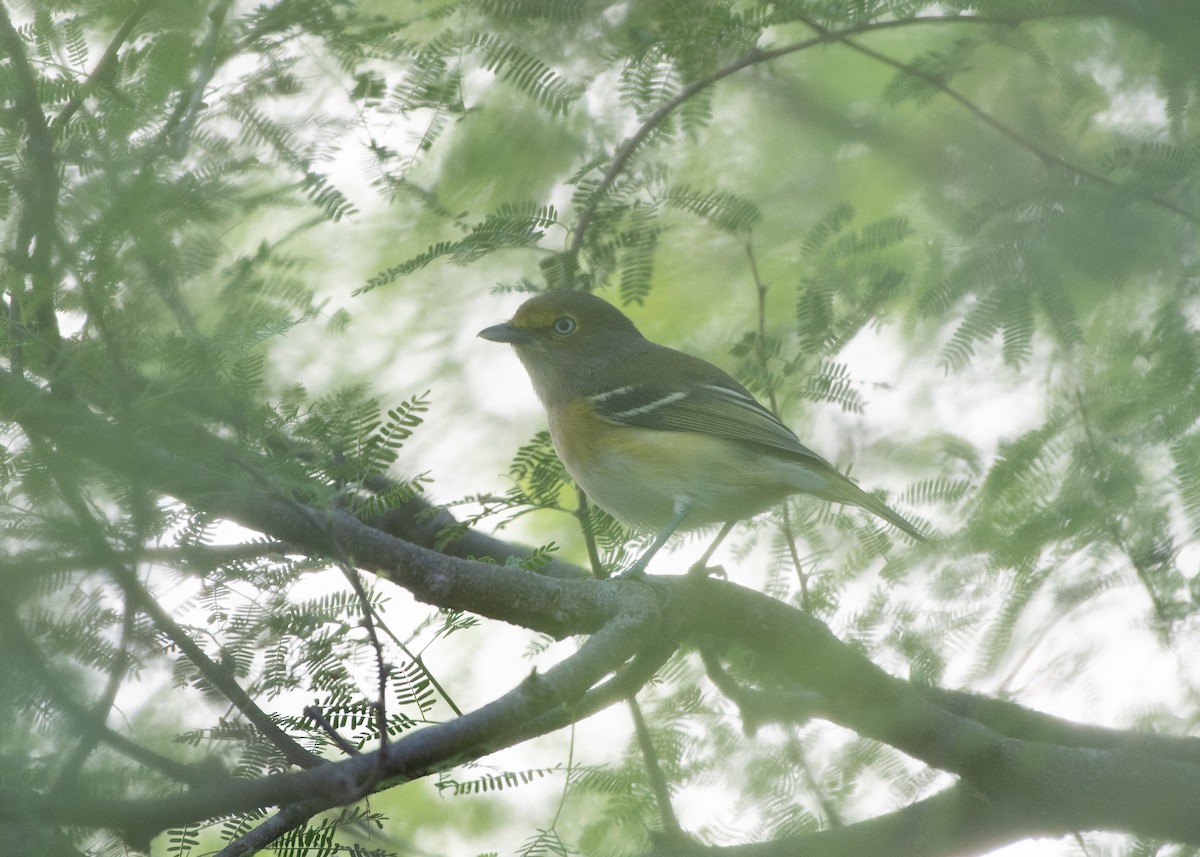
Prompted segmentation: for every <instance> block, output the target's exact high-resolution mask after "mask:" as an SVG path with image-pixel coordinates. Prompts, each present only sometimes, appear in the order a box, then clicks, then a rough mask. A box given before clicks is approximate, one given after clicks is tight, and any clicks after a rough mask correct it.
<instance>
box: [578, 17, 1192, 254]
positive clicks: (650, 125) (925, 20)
mask: <svg viewBox="0 0 1200 857" xmlns="http://www.w3.org/2000/svg"><path fill="white" fill-rule="evenodd" d="M1067 17H1074V15H1073V14H1071V13H1066V12H1049V13H1041V14H1033V15H1024V16H1013V17H987V16H980V15H929V16H922V17H918V18H904V19H900V20H890V21H872V22H867V23H863V24H856V25H854V26H852V27H847V28H846V29H844V30H836V31H834V30H828V29H826V28H824V27H822V26H820V25H819V24H817V23H816V22H814V21H812V20H809V19H804V18H801V19H799V20H803V21H804V22H805V23H806V24H807V25H808V26H810V27H812V28H813V29H815V30H816V31H817V33H818V35H817V36H815V37H813V38H811V39H805V40H803V41H800V42H796V43H794V44H791V45H784V46H782V47H779V48H772V49H770V50H757V49H756V50H753V51H751V52H750V53H748V54H746V55H745V56H743V57H740V58H739V59H736V60H734V61H733V62H731V63H730V64H729V65H726V66H723V67H722V68H719V69H717V70H716V71H714V72H713V73H712V74H710V75H707V76H706V77H703V78H700V79H699V80H696V81H694V82H692V83H690V84H688V85H687V86H685V87H684V88H683V89H681V90H680V91H679V93H678V94H677V95H675V97H673V98H671V99H669V100H668V101H666V102H665V103H664V104H662V105H661V106H660V107H659V108H658V109H657V110H655V111H654V112H653V113H651V114H650V115H649V116H648V117H646V119H645V121H643V122H642V124H641V125H640V126H639V127H638V129H637V131H635V132H634V133H633V134H632V135H631V136H630V137H628V138H626V140H625V142H624V143H622V144H621V145H620V146H618V147H617V149H616V151H615V152H614V153H613V158H612V161H611V162H610V163H609V166H608V169H607V170H605V172H604V175H603V176H601V178H600V181H599V182H598V183H597V185H596V188H595V190H593V191H592V193H591V195H590V197H589V199H588V202H587V204H586V205H585V206H584V209H583V211H582V212H581V213H580V215H579V219H578V220H577V221H576V224H575V229H574V234H573V235H572V238H571V244H570V246H569V247H568V250H567V252H568V253H570V254H572V255H575V254H578V253H579V251H580V250H581V249H582V247H583V242H584V237H585V234H586V232H587V230H588V228H589V227H590V225H591V222H592V220H593V219H594V218H595V215H596V209H597V208H598V207H599V205H600V200H601V199H602V198H603V196H604V195H605V194H606V193H607V192H608V190H609V189H610V188H611V187H612V185H613V183H614V182H615V181H616V180H617V178H618V176H620V175H621V173H623V172H624V171H625V169H626V167H627V166H628V165H629V163H630V162H631V161H632V160H633V158H634V157H635V156H636V155H637V153H638V151H640V150H641V148H642V146H643V145H645V143H646V141H647V140H648V139H649V137H650V134H651V133H652V132H653V131H654V130H655V129H656V128H657V127H658V126H659V125H661V124H662V123H663V122H664V121H665V120H666V119H667V118H668V117H669V116H670V115H671V114H672V113H674V112H675V111H676V110H678V109H679V108H680V107H681V106H682V105H683V104H684V103H685V102H687V101H689V100H690V99H692V98H694V97H695V96H696V95H697V94H699V93H700V92H703V91H704V90H705V89H708V88H709V87H710V86H712V85H713V84H715V83H717V82H719V81H721V80H723V79H725V78H726V77H729V76H730V75H733V74H736V73H737V72H739V71H741V70H742V69H744V68H749V67H750V66H754V65H758V64H760V63H765V62H771V61H772V60H776V59H779V58H780V57H784V56H787V55H789V54H794V53H798V52H800V51H804V50H808V49H809V48H813V47H816V46H818V45H824V44H829V43H830V42H841V43H843V44H845V45H846V46H848V47H850V48H853V49H854V50H856V51H859V52H861V53H864V54H866V55H868V56H871V57H872V58H874V59H877V60H878V61H880V62H883V63H886V64H888V65H890V66H892V67H893V68H896V69H899V70H901V71H904V72H906V73H908V74H912V75H915V76H917V77H919V78H920V79H922V80H924V81H926V82H928V83H929V84H930V85H931V86H935V87H936V88H937V89H939V90H940V91H942V92H944V93H946V94H947V95H949V96H950V97H951V98H953V99H954V100H955V101H957V102H958V103H959V104H960V105H962V106H963V107H965V108H967V110H969V111H970V112H971V113H972V114H973V115H975V116H977V117H978V118H979V119H981V120H982V121H983V122H985V123H986V124H987V125H988V126H989V127H991V128H993V129H994V130H996V131H998V132H1000V133H1001V134H1003V135H1004V136H1005V137H1007V138H1008V139H1010V140H1012V141H1014V142H1015V143H1017V144H1019V145H1021V146H1022V147H1024V148H1026V149H1028V150H1029V151H1031V152H1033V153H1034V154H1035V155H1037V156H1038V157H1039V158H1041V159H1042V160H1043V161H1044V162H1047V163H1053V164H1055V165H1057V166H1059V167H1062V168H1064V169H1067V170H1070V171H1071V172H1073V173H1075V174H1077V175H1080V176H1084V177H1087V178H1090V179H1093V180H1095V181H1098V182H1100V183H1102V184H1105V185H1107V186H1109V187H1112V188H1114V189H1117V190H1122V191H1124V190H1125V188H1123V187H1122V186H1121V185H1119V184H1117V183H1116V182H1114V181H1112V180H1111V179H1107V178H1105V177H1104V176H1102V175H1099V174H1098V173H1094V172H1092V171H1090V170H1087V169H1086V168H1084V167H1079V166H1076V165H1075V164H1072V163H1071V162H1070V161H1068V160H1067V159H1066V158H1063V157H1062V156H1060V155H1055V154H1053V153H1052V152H1050V151H1049V150H1046V149H1043V148H1042V147H1040V146H1038V145H1037V144H1035V143H1034V142H1033V141H1031V140H1029V139H1028V138H1026V137H1024V136H1023V135H1021V134H1020V133H1018V132H1017V131H1015V130H1013V129H1012V128H1009V127H1008V126H1007V125H1005V124H1003V123H1002V122H1000V121H999V120H997V119H995V118H994V117H992V116H990V115H989V114H987V113H986V112H985V111H984V110H983V109H982V108H981V107H979V106H978V105H976V104H975V103H974V102H972V101H970V100H969V99H967V98H966V97H965V96H963V95H961V94H959V93H957V92H955V91H954V90H952V89H950V88H949V87H947V86H946V85H945V84H944V83H942V82H940V81H939V80H937V78H935V77H934V76H932V75H927V74H924V73H922V72H920V71H918V70H916V69H914V68H912V67H910V66H906V65H905V64H904V63H902V62H900V61H898V60H894V59H892V58H891V57H887V56H885V55H883V54H880V53H878V52H876V51H872V50H871V49H870V48H865V47H863V46H861V45H859V44H857V43H856V42H853V41H851V40H850V38H849V37H850V36H860V35H864V34H867V33H873V32H880V31H884V30H893V29H899V28H902V27H911V26H927V25H930V24H955V25H962V24H974V25H981V26H1007V27H1015V26H1018V25H1020V24H1024V23H1028V22H1030V21H1036V20H1046V19H1050V18H1067ZM1138 196H1139V198H1141V199H1144V200H1145V201H1147V202H1150V203H1152V204H1154V205H1158V206H1160V207H1162V208H1165V209H1167V210H1169V211H1172V212H1174V213H1176V214H1179V215H1180V216H1182V217H1184V218H1186V219H1187V220H1188V221H1189V222H1191V223H1197V222H1200V215H1197V214H1196V213H1195V212H1192V211H1189V210H1188V209H1186V208H1183V207H1182V206H1179V205H1176V204H1175V203H1173V202H1171V201H1170V200H1166V199H1163V198H1162V197H1158V196H1154V195H1152V194H1139V195H1138Z"/></svg>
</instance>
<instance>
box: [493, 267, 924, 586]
mask: <svg viewBox="0 0 1200 857" xmlns="http://www.w3.org/2000/svg"><path fill="white" fill-rule="evenodd" d="M479 335H480V336H481V337H483V338H484V339H488V340H491V341H492V342H507V343H510V344H511V345H512V346H513V347H514V348H515V349H516V352H517V356H518V357H519V358H520V359H521V362H522V363H523V364H524V366H525V369H526V371H527V372H528V373H529V377H530V379H531V380H532V381H533V388H534V390H535V391H536V392H537V395H538V398H539V399H540V400H541V402H542V406H543V407H544V408H545V409H546V415H547V418H548V420H549V424H550V437H551V438H552V439H553V441H554V448H555V450H556V451H557V452H558V456H559V458H560V459H562V463H563V465H564V466H565V467H566V469H567V472H568V473H569V474H571V478H572V479H574V480H575V482H576V483H578V484H579V486H580V487H581V488H582V489H583V490H584V491H585V492H586V493H587V495H588V496H589V497H591V498H592V500H594V501H595V502H596V504H597V505H599V506H600V508H601V509H604V510H605V511H606V512H608V513H609V514H610V515H612V516H613V517H615V518H617V519H618V520H620V521H622V522H624V523H625V524H627V525H629V526H631V527H634V528H636V529H639V530H645V531H650V532H657V536H656V537H655V539H654V541H653V542H652V543H651V544H650V547H649V548H647V549H646V551H645V552H644V553H643V554H642V555H641V556H640V557H639V558H638V560H637V561H636V562H635V563H634V565H633V567H632V568H630V569H629V571H628V572H627V573H635V574H636V573H641V572H643V571H644V570H645V568H646V565H647V563H649V561H650V558H651V557H652V556H654V554H655V553H656V552H657V551H658V550H659V548H661V547H662V546H663V544H664V543H665V542H666V541H667V539H668V538H670V536H671V534H672V533H674V532H675V531H676V530H679V529H689V528H692V527H701V526H705V525H707V524H723V525H724V526H723V527H722V529H721V531H720V533H719V534H718V536H717V538H716V540H715V541H714V542H713V543H712V545H711V546H710V547H709V548H708V550H707V551H706V552H705V554H704V556H703V557H702V558H701V560H700V562H699V563H697V565H699V566H703V565H704V564H705V563H706V562H707V561H708V558H709V557H710V556H711V555H712V552H713V551H714V550H715V549H716V547H717V545H718V544H719V543H720V541H721V540H722V539H723V538H724V537H725V536H726V535H727V534H728V533H729V531H730V530H731V529H732V528H733V526H734V524H735V523H736V522H737V521H740V520H743V519H745V518H749V517H752V516H754V515H756V514H758V513H759V512H762V511H765V510H766V509H769V508H770V507H771V506H774V505H775V504H776V503H778V502H780V501H781V500H783V499H784V498H785V497H788V496H790V495H792V494H811V495H813V496H815V497H820V498H821V499H823V500H829V501H831V502H834V503H849V504H850V505H853V506H861V507H862V508H864V509H866V510H867V511H869V512H872V513H874V514H875V515H878V516H879V517H880V518H883V519H884V520H885V521H887V522H888V523H890V524H892V525H893V526H895V527H898V528H899V529H901V530H903V531H904V532H906V533H907V534H908V535H910V536H912V537H913V538H914V539H917V540H919V541H922V540H924V537H923V536H922V535H921V533H920V532H919V531H918V530H917V528H916V527H914V526H913V525H912V524H910V523H909V522H908V521H906V520H905V519H904V518H902V517H900V515H898V514H896V513H895V512H893V511H892V510H891V509H889V508H888V507H887V506H885V505H884V504H883V503H882V502H880V501H879V500H878V499H876V498H875V497H872V496H871V495H870V494H868V493H866V492H865V491H863V490H862V489H861V488H859V487H858V486H857V485H855V484H854V483H853V482H851V481H850V480H849V479H848V478H846V477H845V476H843V475H842V474H841V473H839V472H838V471H837V470H836V469H835V468H834V467H833V465H831V464H830V463H829V462H827V461H826V460H825V459H823V458H821V456H819V455H817V454H816V453H815V452H813V451H812V450H810V449H809V448H808V447H806V446H804V445H803V444H802V443H800V440H799V438H797V437H796V435H795V434H793V433H792V431H791V430H790V429H789V428H788V427H787V426H785V425H784V424H783V423H782V422H780V421H779V419H778V418H777V417H776V416H775V415H774V414H773V413H771V412H770V411H769V410H767V409H766V408H764V407H763V406H762V405H761V404H759V403H758V402H757V401H756V400H755V398H754V396H752V395H751V394H750V392H749V391H748V390H747V389H746V388H745V387H743V386H742V385H741V384H739V383H738V382H737V381H735V380H734V379H733V378H732V377H730V376H729V375H727V374H726V373H725V372H723V371H721V370H720V369H718V368H717V367H716V366H714V365H712V364H711V363H709V362H707V361H705V360H701V359H699V358H697V357H692V356H691V355H689V354H684V353H683V352H681V351H676V350H674V349H672V348H666V347H664V346H662V345H656V344H655V343H653V342H650V341H649V340H648V339H646V338H645V337H644V336H642V334H641V333H639V332H638V329H637V328H636V327H634V325H633V322H631V321H630V320H629V319H628V318H627V317H626V316H625V315H624V314H623V313H622V312H621V311H620V310H618V309H617V308H616V307H614V306H612V305H611V304H609V303H607V302H605V301H603V300H601V299H600V298H598V297H596V296H594V295H590V294H587V293H585V292H575V291H565V290H559V291H551V292H546V293H544V294H540V295H537V296H536V297H533V298H530V299H529V300H527V301H525V303H523V304H521V306H520V307H519V308H518V309H517V312H516V314H515V315H513V317H512V319H511V320H509V321H506V322H504V323H503V324H497V325H493V326H492V327H489V328H486V329H484V330H481V331H480V332H479Z"/></svg>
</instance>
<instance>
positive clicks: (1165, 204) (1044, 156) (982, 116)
mask: <svg viewBox="0 0 1200 857" xmlns="http://www.w3.org/2000/svg"><path fill="white" fill-rule="evenodd" d="M805 23H806V24H808V26H810V27H812V28H813V29H814V30H816V31H817V32H818V33H822V34H828V35H829V36H830V37H831V38H834V39H836V40H837V41H839V42H841V43H842V44H844V45H845V46H846V47H848V48H850V49H852V50H855V51H858V52H859V53H860V54H863V55H864V56H868V57H870V58H871V59H873V60H876V61H877V62H881V63H883V64H884V65H887V66H891V67H892V68H894V69H896V70H897V71H900V72H903V73H904V74H907V75H909V76H910V77H915V78H917V79H918V80H920V81H921V82H923V83H925V84H928V85H929V86H931V87H933V88H934V89H936V90H938V91H939V92H941V93H942V94H943V95H946V96H947V97H949V98H950V99H951V100H953V101H955V102H957V103H958V104H959V105H960V106H961V107H963V108H964V109H966V111H967V112H968V113H970V114H971V115H972V116H974V117H975V118H976V119H978V120H979V121H980V122H982V123H983V124H984V125H987V126H988V127H989V128H991V129H992V130H993V131H996V132H997V133H999V134H1001V135H1002V136H1004V137H1007V138H1008V139H1009V140H1012V141H1013V142H1014V143H1016V144H1017V145H1018V146H1020V147H1021V148H1023V149H1025V150H1027V151H1028V152H1030V153H1031V154H1033V155H1034V156H1036V157H1037V158H1038V159H1039V160H1040V161H1041V162H1042V163H1043V164H1044V165H1045V166H1047V167H1059V168H1061V169H1065V170H1067V171H1069V172H1072V173H1074V174H1075V175H1077V176H1080V177H1081V178H1086V179H1088V180H1090V181H1093V182H1095V183H1097V184H1100V185H1103V186H1104V187H1107V188H1111V189H1112V190H1115V191H1118V192H1120V193H1124V194H1130V195H1131V196H1132V197H1133V198H1135V199H1142V200H1144V201H1146V202H1149V203H1152V204H1154V205H1157V206H1159V207H1160V208H1165V209H1166V210H1167V211H1171V212H1173V213H1175V214H1178V215H1180V216H1181V217H1183V218H1184V219H1186V220H1187V221H1188V222H1190V223H1200V215H1198V214H1197V213H1196V212H1194V211H1190V210H1189V209H1187V208H1184V207H1183V206H1181V205H1177V204H1176V203H1174V202H1171V201H1170V200H1169V199H1165V198H1163V197H1161V196H1156V195H1154V194H1142V193H1137V192H1136V191H1131V190H1130V189H1129V188H1127V187H1125V186H1123V185H1121V184H1120V183H1119V182H1116V181H1113V180H1112V179H1110V178H1108V177H1107V176H1104V175H1101V174H1100V173H1097V172H1094V171H1093V170H1089V169H1087V168H1086V167H1081V166H1079V165H1078V164H1074V163H1072V162H1071V161H1068V160H1067V159H1066V158H1064V157H1063V156H1062V155H1058V154H1056V153H1054V152H1051V151H1050V150H1049V149H1047V148H1045V147H1044V146H1041V145H1039V144H1038V143H1035V142H1034V141H1033V140H1031V139H1030V138H1029V137H1026V136H1025V135H1024V134H1022V133H1021V132H1019V131H1017V130H1016V129H1015V128H1012V127H1010V126H1008V125H1005V124H1004V123H1003V122H1001V121H1000V120H999V119H997V118H996V117H994V116H992V115H991V114H990V113H988V112H987V111H986V110H984V109H983V108H982V107H980V106H979V105H978V104H976V103H975V102H974V101H971V100H970V99H969V98H967V97H966V96H965V95H963V94H962V93H960V92H959V91H958V90H956V89H952V88H951V87H950V86H949V85H948V84H947V83H946V82H945V81H943V80H942V79H941V78H939V77H938V76H937V75H935V74H931V73H929V72H924V71H921V70H920V69H918V68H916V67H914V66H912V65H909V64H908V63H905V62H902V61H900V60H898V59H894V58H892V57H889V56H888V55H887V54H884V53H880V52H879V51H877V50H874V49H873V48H868V47H866V46H865V45H860V44H859V43H858V42H855V41H852V40H851V39H849V38H847V35H848V33H846V32H842V33H833V32H831V31H829V30H826V29H825V28H824V27H822V26H821V25H820V24H818V23H816V22H815V21H811V20H805Z"/></svg>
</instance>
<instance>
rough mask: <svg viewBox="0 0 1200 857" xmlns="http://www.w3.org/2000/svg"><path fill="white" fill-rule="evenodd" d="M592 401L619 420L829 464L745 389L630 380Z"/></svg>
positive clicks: (604, 414)
mask: <svg viewBox="0 0 1200 857" xmlns="http://www.w3.org/2000/svg"><path fill="white" fill-rule="evenodd" d="M589 401H590V402H591V404H592V407H594V408H595V409H596V413H597V414H598V415H599V416H601V417H603V418H604V419H606V420H608V421H609V422H612V423H617V424H619V425H627V426H637V427H639V428H648V429H659V430H661V431H693V432H699V433H701V434H711V435H716V436H717V437H725V438H729V439H731V440H739V441H743V442H747V443H761V444H763V445H764V446H769V447H772V448H774V449H778V450H780V451H782V452H785V453H790V454H791V455H794V456H797V457H799V458H802V459H805V460H807V461H809V462H811V463H812V464H820V465H823V466H824V467H831V465H830V464H829V462H827V461H826V460H825V459H823V458H821V456H819V455H817V454H816V453H815V452H813V451H812V450H811V449H809V448H808V447H806V446H805V445H804V444H802V443H800V440H799V438H797V437H796V435H795V434H794V433H793V432H792V430H791V429H789V428H788V427H787V426H785V425H784V424H783V423H782V422H780V421H779V418H778V417H776V416H775V415H774V414H773V413H771V412H770V411H769V410H767V409H766V408H764V407H763V406H762V405H760V404H759V403H758V402H757V401H755V399H754V397H753V396H751V395H750V394H749V393H748V392H746V391H745V390H744V389H738V388H734V387H729V386H726V385H723V384H706V383H700V384H694V385H691V386H689V387H687V388H686V389H682V390H681V389H678V388H673V387H670V386H667V385H662V384H653V383H652V384H629V385H627V386H623V387H617V388H615V389H612V390H606V391H604V392H601V393H597V394H595V395H592V396H590V397H589Z"/></svg>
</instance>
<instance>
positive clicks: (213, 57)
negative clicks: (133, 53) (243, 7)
mask: <svg viewBox="0 0 1200 857" xmlns="http://www.w3.org/2000/svg"><path fill="white" fill-rule="evenodd" d="M232 5H233V0H219V2H218V3H217V4H216V6H214V7H213V10H212V11H211V12H209V14H208V19H209V21H210V22H211V24H210V26H209V29H208V35H207V36H205V38H204V44H203V45H201V47H200V58H199V61H198V62H197V63H196V75H195V78H194V79H193V80H192V86H191V89H189V90H188V93H187V97H186V98H184V99H183V100H182V101H180V102H179V104H178V106H176V108H175V111H174V112H173V113H172V114H171V116H170V118H169V119H168V120H167V122H166V124H165V125H164V126H163V129H162V132H161V135H160V137H161V139H163V140H164V141H165V140H168V139H171V138H172V137H173V138H174V139H173V141H172V146H171V148H172V154H173V155H174V156H175V158H176V159H179V158H182V157H183V156H184V155H185V154H187V149H188V144H189V143H190V142H191V137H192V129H193V128H194V127H195V125H196V119H197V118H198V117H199V115H200V109H201V108H202V107H203V106H204V90H205V89H206V88H207V87H208V84H209V83H210V82H211V81H212V79H213V75H214V74H216V71H217V43H218V42H219V41H220V39H221V28H222V26H223V25H224V23H225V16H226V14H228V12H229V7H230V6H232Z"/></svg>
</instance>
